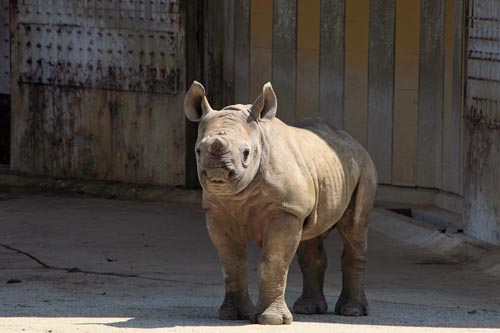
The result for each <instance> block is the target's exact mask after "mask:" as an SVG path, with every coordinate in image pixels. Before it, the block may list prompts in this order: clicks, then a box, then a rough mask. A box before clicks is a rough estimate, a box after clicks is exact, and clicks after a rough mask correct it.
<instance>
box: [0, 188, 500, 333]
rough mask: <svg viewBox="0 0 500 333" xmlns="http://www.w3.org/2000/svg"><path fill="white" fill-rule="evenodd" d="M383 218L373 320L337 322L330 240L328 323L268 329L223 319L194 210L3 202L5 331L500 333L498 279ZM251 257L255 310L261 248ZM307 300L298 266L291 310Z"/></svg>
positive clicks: (373, 261)
mask: <svg viewBox="0 0 500 333" xmlns="http://www.w3.org/2000/svg"><path fill="white" fill-rule="evenodd" d="M384 214H385V213H383V212H381V211H377V212H375V214H374V215H373V218H372V220H373V221H372V224H371V229H370V238H369V259H368V268H367V297H368V299H369V302H370V307H371V313H370V315H369V316H367V317H360V318H349V317H342V316H337V315H335V314H333V313H332V310H333V307H334V305H335V301H336V299H337V296H338V295H339V291H340V252H341V246H340V241H339V238H338V237H337V235H336V233H335V232H334V233H332V234H331V236H330V237H329V239H328V242H327V245H328V252H329V260H330V263H329V268H328V272H327V278H326V281H327V282H326V291H325V293H326V295H327V300H328V302H329V305H330V310H329V313H328V314H326V315H314V316H305V315H295V318H294V322H293V324H292V325H290V326H279V327H269V326H266V327H263V326H259V325H250V324H248V323H246V322H227V321H220V320H218V319H217V309H218V306H219V305H220V303H221V301H222V297H223V293H224V289H223V284H222V276H221V270H220V265H219V263H218V258H217V255H216V252H215V250H214V248H213V247H212V245H211V243H210V240H209V238H208V235H207V232H206V230H205V225H204V219H203V212H202V210H201V207H200V205H199V204H185V203H184V204H176V203H158V202H137V201H120V200H106V199H92V198H81V197H80V198H79V197H58V196H49V195H33V194H22V193H0V244H2V245H1V246H0V332H2V333H4V332H44V333H47V332H51V333H59V332H92V333H99V332H170V331H173V332H235V331H236V330H238V331H239V332H305V331H307V332H336V333H340V332H500V284H499V281H500V277H499V276H497V275H492V274H488V273H485V272H484V271H481V270H479V269H478V268H477V267H476V266H475V265H472V264H470V263H467V262H464V261H462V260H459V259H457V258H456V257H455V258H453V257H447V256H443V255H442V254H441V253H440V252H439V251H436V250H433V247H435V245H432V244H435V242H434V243H433V242H430V243H429V242H420V246H418V247H417V246H415V245H412V244H411V243H412V242H413V243H418V239H415V238H422V237H423V238H425V237H427V236H425V235H429V234H433V233H435V231H433V230H427V229H425V228H420V227H419V228H417V229H415V228H416V227H415V226H414V225H411V224H409V223H407V222H404V221H403V220H401V221H396V222H394V223H388V222H387V221H388V220H389V219H388V218H387V216H386V215H384ZM391 219H392V220H394V217H391ZM405 234H407V235H409V236H408V237H406V236H404V235H405ZM396 237H400V238H401V237H402V238H405V239H403V240H399V239H397V238H396ZM406 238H407V239H406ZM429 244H431V245H429ZM16 250H19V251H22V253H20V252H19V251H16ZM249 251H250V253H251V266H250V272H251V281H250V292H251V294H252V297H253V298H254V300H255V299H256V297H257V294H256V273H255V267H256V257H257V255H258V249H257V248H256V247H254V246H251V247H250V248H249ZM28 255H31V256H32V257H29V256H28ZM35 259H37V260H39V262H37V261H36V260H35ZM43 265H45V266H46V267H45V268H44V267H43ZM47 267H49V268H47ZM12 279H13V280H14V281H15V280H18V281H20V282H18V283H7V282H8V281H9V280H10V282H13V280H12ZM300 290H301V276H300V271H299V268H298V264H297V263H296V261H294V263H293V265H292V267H291V271H290V274H289V278H288V288H287V302H288V304H289V305H292V304H293V302H294V300H295V299H296V298H297V297H298V296H299V294H300Z"/></svg>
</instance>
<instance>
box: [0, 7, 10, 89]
mask: <svg viewBox="0 0 500 333" xmlns="http://www.w3.org/2000/svg"><path fill="white" fill-rule="evenodd" d="M0 94H6V95H8V94H10V27H9V0H0Z"/></svg>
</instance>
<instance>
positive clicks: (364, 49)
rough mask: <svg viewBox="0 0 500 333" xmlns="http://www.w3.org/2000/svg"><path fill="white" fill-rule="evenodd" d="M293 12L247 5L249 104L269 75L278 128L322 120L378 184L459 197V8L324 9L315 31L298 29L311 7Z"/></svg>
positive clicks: (455, 4) (383, 4)
mask: <svg viewBox="0 0 500 333" xmlns="http://www.w3.org/2000/svg"><path fill="white" fill-rule="evenodd" d="M298 4H299V5H298V6H297V1H292V2H285V1H282V0H274V1H273V2H268V1H263V0H252V1H251V7H252V9H251V13H252V16H251V19H250V21H251V24H250V28H249V31H250V32H249V33H250V40H251V51H250V57H249V58H250V59H246V60H245V56H244V55H242V54H241V53H239V54H240V55H236V56H235V57H236V60H235V61H236V63H238V64H239V66H242V68H243V71H244V69H245V68H246V64H248V62H250V64H249V68H250V77H251V87H250V93H249V96H250V97H251V98H253V97H255V96H256V95H257V94H258V93H260V89H261V84H262V83H263V81H265V80H268V79H271V77H270V75H269V73H270V72H272V80H273V82H272V83H273V85H274V87H275V88H276V92H277V95H278V100H279V101H280V103H279V105H280V106H279V110H278V117H280V118H281V119H283V120H285V121H286V122H288V123H294V122H295V121H296V120H299V118H300V117H304V116H308V115H311V114H316V113H319V115H320V116H321V117H323V118H324V119H325V120H327V121H329V122H330V123H332V124H334V125H336V126H339V127H343V128H345V129H346V130H347V131H348V132H350V133H351V134H352V135H353V136H354V137H355V138H356V139H358V140H359V141H360V142H361V143H362V144H364V145H365V146H366V147H367V148H368V150H369V151H370V153H371V155H372V156H373V159H374V160H375V163H376V164H377V167H378V169H379V174H380V180H381V182H382V183H384V184H393V185H398V186H399V185H402V186H410V187H414V186H418V187H426V188H438V189H444V190H445V191H449V192H453V193H456V194H460V193H461V186H460V177H461V172H460V170H461V167H460V158H461V156H462V153H461V151H462V146H461V142H460V141H461V140H460V138H461V132H462V126H461V120H462V103H461V100H462V92H463V90H462V82H461V81H462V77H461V65H462V58H461V54H462V41H463V36H462V34H461V24H462V19H463V12H462V8H463V0H460V1H451V0H439V1H431V0H420V1H405V0H356V1H354V0H353V1H344V0H334V1H327V0H321V1H320V4H319V8H320V17H319V32H318V31H316V30H315V29H316V28H315V27H316V25H317V23H316V22H312V21H311V22H310V23H307V24H308V26H307V27H304V26H303V25H302V24H304V23H303V22H306V21H305V20H306V19H310V18H308V17H307V16H308V15H309V12H312V11H314V10H316V9H314V8H316V7H317V2H311V3H308V2H306V1H298ZM269 7H272V9H269ZM490 7H491V6H490ZM248 10H250V9H248ZM269 12H272V18H273V19H272V20H271V21H270V20H269V16H270V13H269ZM238 15H240V16H241V15H242V14H241V13H240V14H238ZM248 15H250V13H248ZM253 15H255V17H254V16H253ZM297 18H298V21H297ZM317 19H318V18H317ZM242 22H245V20H243V21H242ZM244 24H248V23H244ZM235 29H236V28H235ZM239 29H240V31H245V29H246V28H245V27H239ZM315 31H316V32H315ZM315 34H319V37H320V45H319V56H318V59H316V55H315V53H314V52H316V51H315V45H316V44H314V43H315V41H316V40H317V36H316V35H315ZM308 37H309V38H308ZM243 38H245V37H244V35H243ZM235 41H236V43H237V42H238V37H236V38H235ZM270 44H272V49H271V48H270V47H269V45H270ZM308 45H309V46H308ZM306 49H307V52H306V51H305V50H306ZM240 50H243V49H241V48H240ZM241 52H244V51H241ZM306 55H307V56H306ZM316 61H319V75H316V74H315V73H316V70H317V66H318V64H316ZM309 68H310V69H309ZM445 68H446V71H445ZM235 71H236V72H238V67H236V68H235ZM235 75H237V74H235ZM240 77H243V76H240ZM483 80H484V79H483ZM239 81H241V82H239ZM445 81H446V82H445ZM235 85H236V86H238V85H241V86H245V83H244V79H243V81H242V80H241V79H238V78H237V79H236V82H235ZM315 87H316V88H315ZM316 89H317V90H318V91H319V92H316V91H315V90H316ZM238 94H239V95H240V96H242V94H241V93H238ZM235 102H247V100H236V101H235ZM317 106H319V112H316V111H315V110H314V109H315V108H316V107H317ZM306 108H307V109H306ZM295 109H297V110H295ZM445 110H446V112H445ZM443 121H446V123H443ZM417 133H418V135H417Z"/></svg>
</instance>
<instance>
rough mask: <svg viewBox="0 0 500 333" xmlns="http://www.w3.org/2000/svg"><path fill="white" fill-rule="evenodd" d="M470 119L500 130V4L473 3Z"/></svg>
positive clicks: (487, 0)
mask: <svg viewBox="0 0 500 333" xmlns="http://www.w3.org/2000/svg"><path fill="white" fill-rule="evenodd" d="M467 22H468V24H467V28H468V55H467V112H466V119H469V120H473V121H481V122H485V123H487V124H488V126H490V127H495V128H500V2H499V1H495V0H471V1H470V2H469V13H468V17H467Z"/></svg>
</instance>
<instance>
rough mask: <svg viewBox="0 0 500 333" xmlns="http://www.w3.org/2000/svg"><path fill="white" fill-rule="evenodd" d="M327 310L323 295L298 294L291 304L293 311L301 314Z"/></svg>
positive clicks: (319, 312) (320, 312)
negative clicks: (297, 297) (308, 295)
mask: <svg viewBox="0 0 500 333" xmlns="http://www.w3.org/2000/svg"><path fill="white" fill-rule="evenodd" d="M327 311H328V304H327V303H326V300H325V296H323V295H318V296H314V297H305V296H300V297H299V299H297V300H296V301H295V304H294V305H293V312H295V313H301V314H323V313H326V312H327Z"/></svg>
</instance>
